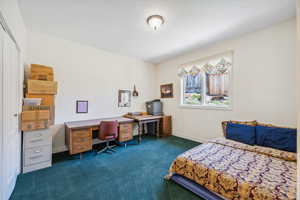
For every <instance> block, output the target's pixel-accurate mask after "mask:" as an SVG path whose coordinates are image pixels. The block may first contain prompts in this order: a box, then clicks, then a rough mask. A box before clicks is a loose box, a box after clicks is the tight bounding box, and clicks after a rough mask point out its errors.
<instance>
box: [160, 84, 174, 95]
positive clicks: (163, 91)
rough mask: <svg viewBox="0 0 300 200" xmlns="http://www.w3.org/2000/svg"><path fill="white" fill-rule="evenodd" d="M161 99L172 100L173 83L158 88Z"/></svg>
mask: <svg viewBox="0 0 300 200" xmlns="http://www.w3.org/2000/svg"><path fill="white" fill-rule="evenodd" d="M160 97H161V98H173V83H169V84H164V85H161V86H160Z"/></svg>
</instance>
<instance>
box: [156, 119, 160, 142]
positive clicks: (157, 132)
mask: <svg viewBox="0 0 300 200" xmlns="http://www.w3.org/2000/svg"><path fill="white" fill-rule="evenodd" d="M159 121H160V120H158V121H157V126H156V138H157V139H158V138H159V125H160V124H159Z"/></svg>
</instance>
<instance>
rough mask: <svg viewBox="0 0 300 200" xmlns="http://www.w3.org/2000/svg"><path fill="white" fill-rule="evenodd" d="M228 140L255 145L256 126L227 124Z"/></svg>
mask: <svg viewBox="0 0 300 200" xmlns="http://www.w3.org/2000/svg"><path fill="white" fill-rule="evenodd" d="M226 138H227V139H230V140H235V141H237V142H241V143H245V144H249V145H254V144H255V126H249V125H245V124H234V123H230V122H229V123H227V127H226Z"/></svg>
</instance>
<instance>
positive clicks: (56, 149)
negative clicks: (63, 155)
mask: <svg viewBox="0 0 300 200" xmlns="http://www.w3.org/2000/svg"><path fill="white" fill-rule="evenodd" d="M68 150H69V149H68V148H67V146H65V145H64V146H60V147H53V150H52V153H60V152H64V151H68Z"/></svg>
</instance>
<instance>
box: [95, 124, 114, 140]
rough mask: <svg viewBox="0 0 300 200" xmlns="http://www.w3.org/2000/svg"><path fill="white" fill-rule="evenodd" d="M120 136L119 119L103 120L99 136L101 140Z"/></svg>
mask: <svg viewBox="0 0 300 200" xmlns="http://www.w3.org/2000/svg"><path fill="white" fill-rule="evenodd" d="M117 137H118V121H102V122H101V123H100V127H99V134H98V138H99V139H101V140H107V139H116V138H117Z"/></svg>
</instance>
